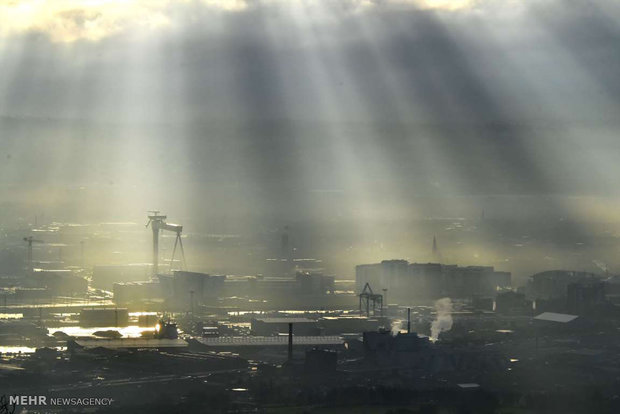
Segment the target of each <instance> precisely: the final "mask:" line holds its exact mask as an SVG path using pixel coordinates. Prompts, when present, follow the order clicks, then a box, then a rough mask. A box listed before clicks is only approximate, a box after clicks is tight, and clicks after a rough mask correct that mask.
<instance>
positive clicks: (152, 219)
mask: <svg viewBox="0 0 620 414" xmlns="http://www.w3.org/2000/svg"><path fill="white" fill-rule="evenodd" d="M167 218H168V217H167V216H164V215H161V214H159V211H157V210H153V211H149V215H148V219H149V221H148V223H146V227H148V226H149V225H150V226H151V229H152V230H153V275H154V276H157V271H158V269H157V268H158V263H159V230H167V231H171V232H174V233H176V235H177V237H176V239H175V241H174V249H173V250H172V259H171V261H170V267H171V268H172V263H173V262H174V255H175V253H176V251H177V245H179V246H180V247H181V258H182V262H181V267H182V268H183V269H185V268H186V264H185V251H184V250H183V240H181V232H182V231H183V226H181V225H179V224H172V223H166V219H167Z"/></svg>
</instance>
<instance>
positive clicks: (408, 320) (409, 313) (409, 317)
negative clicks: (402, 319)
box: [407, 308, 411, 333]
mask: <svg viewBox="0 0 620 414" xmlns="http://www.w3.org/2000/svg"><path fill="white" fill-rule="evenodd" d="M407 333H411V308H407Z"/></svg>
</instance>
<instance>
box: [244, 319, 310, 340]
mask: <svg viewBox="0 0 620 414" xmlns="http://www.w3.org/2000/svg"><path fill="white" fill-rule="evenodd" d="M290 323H292V324H294V326H295V335H304V336H314V335H319V334H320V329H319V326H318V323H317V321H316V320H314V319H308V318H255V319H252V325H251V330H252V335H256V336H271V335H278V334H283V333H287V332H288V328H289V324H290Z"/></svg>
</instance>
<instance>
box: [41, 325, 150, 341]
mask: <svg viewBox="0 0 620 414" xmlns="http://www.w3.org/2000/svg"><path fill="white" fill-rule="evenodd" d="M58 331H60V332H64V333H66V334H67V335H69V336H92V334H93V333H95V332H97V331H117V332H119V333H120V334H121V335H123V338H140V336H141V334H142V332H145V331H146V332H155V327H149V328H145V327H142V326H137V325H131V326H125V327H122V328H119V327H116V326H107V327H98V328H81V327H79V326H64V327H61V328H49V333H50V335H53V334H54V332H58Z"/></svg>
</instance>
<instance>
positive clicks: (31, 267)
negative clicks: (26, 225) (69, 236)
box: [24, 236, 45, 273]
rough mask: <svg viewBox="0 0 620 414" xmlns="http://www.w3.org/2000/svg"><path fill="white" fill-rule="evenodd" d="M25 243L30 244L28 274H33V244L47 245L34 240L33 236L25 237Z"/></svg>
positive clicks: (41, 241)
mask: <svg viewBox="0 0 620 414" xmlns="http://www.w3.org/2000/svg"><path fill="white" fill-rule="evenodd" d="M24 241H25V242H27V243H28V273H32V272H33V271H34V268H33V266H32V243H45V242H44V241H43V240H37V239H34V238H33V237H32V236H29V237H24Z"/></svg>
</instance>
